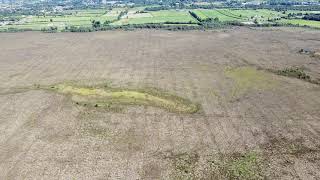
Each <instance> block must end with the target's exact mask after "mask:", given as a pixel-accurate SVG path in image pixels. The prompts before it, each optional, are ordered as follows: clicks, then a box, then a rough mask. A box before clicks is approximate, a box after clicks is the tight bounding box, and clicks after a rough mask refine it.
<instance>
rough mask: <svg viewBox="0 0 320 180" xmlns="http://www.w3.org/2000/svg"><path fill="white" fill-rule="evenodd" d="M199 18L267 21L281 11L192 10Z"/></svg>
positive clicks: (279, 15) (279, 14)
mask: <svg viewBox="0 0 320 180" xmlns="http://www.w3.org/2000/svg"><path fill="white" fill-rule="evenodd" d="M193 12H195V13H196V14H197V15H198V16H199V17H200V18H202V19H206V18H219V20H220V21H239V22H247V21H253V19H258V20H259V21H260V22H263V21H267V20H268V18H269V19H275V18H279V17H281V16H282V15H281V13H279V12H277V11H271V10H267V9H258V10H238V9H210V10H207V9H203V10H201V9H198V10H194V11H193Z"/></svg>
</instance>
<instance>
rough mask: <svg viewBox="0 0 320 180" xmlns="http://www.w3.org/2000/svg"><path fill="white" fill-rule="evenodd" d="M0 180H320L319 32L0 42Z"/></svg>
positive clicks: (6, 38) (5, 37) (42, 36)
mask: <svg viewBox="0 0 320 180" xmlns="http://www.w3.org/2000/svg"><path fill="white" fill-rule="evenodd" d="M0 39H1V41H0V49H1V56H0V71H1V74H0V81H1V83H0V102H1V104H0V134H1V135H0V172H1V173H0V179H319V178H320V161H319V158H320V85H319V84H315V83H310V82H306V81H305V80H303V79H296V78H290V77H285V76H280V75H278V74H276V73H272V71H269V69H271V70H283V69H285V68H288V67H300V68H301V69H303V71H304V72H305V73H307V74H308V75H309V76H310V77H311V79H313V80H315V81H318V80H320V73H319V69H320V59H319V58H318V57H313V56H311V55H309V54H307V53H305V54H303V53H299V51H300V50H301V49H310V50H312V51H319V49H318V48H319V47H320V36H319V31H316V30H312V29H303V28H255V29H249V28H236V29H228V30H219V31H205V32H199V31H189V32H169V31H155V30H149V31H147V30H140V31H130V32H125V31H108V32H94V33H56V34H51V33H39V32H24V33H1V34H0Z"/></svg>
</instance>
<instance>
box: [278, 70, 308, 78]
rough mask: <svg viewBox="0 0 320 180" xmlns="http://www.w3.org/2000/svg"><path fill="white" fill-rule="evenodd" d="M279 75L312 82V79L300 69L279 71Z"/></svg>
mask: <svg viewBox="0 0 320 180" xmlns="http://www.w3.org/2000/svg"><path fill="white" fill-rule="evenodd" d="M278 74H279V75H282V76H288V77H294V78H297V79H303V80H306V81H310V80H311V78H310V76H309V75H307V74H306V73H305V72H304V71H303V69H301V68H299V67H290V68H285V69H283V70H278Z"/></svg>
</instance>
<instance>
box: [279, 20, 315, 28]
mask: <svg viewBox="0 0 320 180" xmlns="http://www.w3.org/2000/svg"><path fill="white" fill-rule="evenodd" d="M279 22H282V23H290V24H293V25H299V26H310V27H316V28H320V21H310V20H304V19H282V20H280V21H279Z"/></svg>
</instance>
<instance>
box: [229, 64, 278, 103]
mask: <svg viewBox="0 0 320 180" xmlns="http://www.w3.org/2000/svg"><path fill="white" fill-rule="evenodd" d="M225 75H226V76H227V77H229V78H231V79H232V80H233V81H234V88H233V89H232V92H231V96H232V97H235V96H237V95H239V94H242V93H245V92H246V91H248V90H252V89H253V90H259V89H268V88H272V87H273V86H275V85H276V81H275V80H274V79H272V76H271V75H270V74H268V73H267V72H264V71H261V70H257V69H255V68H253V67H238V68H227V69H226V70H225Z"/></svg>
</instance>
